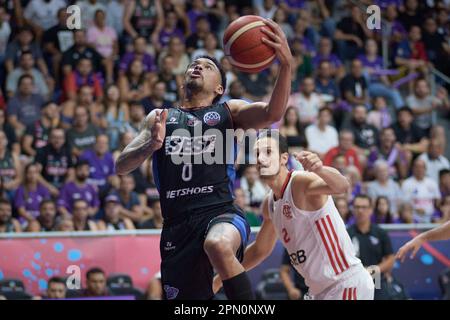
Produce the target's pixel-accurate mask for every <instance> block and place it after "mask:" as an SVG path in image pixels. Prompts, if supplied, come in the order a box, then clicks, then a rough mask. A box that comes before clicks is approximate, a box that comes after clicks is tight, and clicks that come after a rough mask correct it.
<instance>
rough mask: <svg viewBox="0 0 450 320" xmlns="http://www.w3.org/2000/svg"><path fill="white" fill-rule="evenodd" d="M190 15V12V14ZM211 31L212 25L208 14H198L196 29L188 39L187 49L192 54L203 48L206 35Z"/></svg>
mask: <svg viewBox="0 0 450 320" xmlns="http://www.w3.org/2000/svg"><path fill="white" fill-rule="evenodd" d="M188 15H189V14H188ZM209 32H210V25H209V21H208V18H207V17H206V16H198V17H197V18H196V19H195V31H193V32H192V33H191V35H190V36H189V37H188V38H187V39H186V51H187V53H188V54H192V52H194V51H195V50H197V49H203V48H204V47H205V44H206V36H207V35H208V34H209Z"/></svg>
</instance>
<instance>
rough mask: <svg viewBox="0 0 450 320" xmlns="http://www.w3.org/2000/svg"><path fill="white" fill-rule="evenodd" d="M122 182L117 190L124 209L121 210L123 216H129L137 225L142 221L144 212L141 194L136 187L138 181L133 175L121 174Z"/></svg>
mask: <svg viewBox="0 0 450 320" xmlns="http://www.w3.org/2000/svg"><path fill="white" fill-rule="evenodd" d="M119 178H120V184H119V189H118V190H117V196H118V197H119V200H120V203H121V205H122V207H123V209H122V210H121V211H120V212H121V216H122V217H126V218H129V219H131V220H132V221H133V223H134V224H135V225H137V224H139V223H140V222H141V219H142V216H143V212H142V207H141V203H140V201H139V196H138V194H137V192H135V191H133V190H134V189H135V186H136V183H135V180H134V178H133V176H132V175H130V174H128V175H122V176H119Z"/></svg>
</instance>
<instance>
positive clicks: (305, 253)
mask: <svg viewBox="0 0 450 320" xmlns="http://www.w3.org/2000/svg"><path fill="white" fill-rule="evenodd" d="M255 148H256V156H257V166H258V170H259V172H260V175H261V179H263V180H264V181H265V182H266V183H267V184H268V185H269V187H270V188H271V191H270V193H269V195H268V197H267V198H266V199H265V200H264V202H263V215H264V221H263V224H262V226H261V230H260V232H259V233H258V235H257V236H256V240H255V241H254V242H253V243H252V244H250V245H249V246H248V247H247V250H246V251H245V254H244V260H243V262H242V265H243V266H244V268H245V269H246V270H249V269H251V268H253V267H255V266H257V265H258V264H259V263H261V262H262V261H263V260H264V259H265V258H266V257H267V256H268V255H269V254H270V253H271V252H272V250H273V248H274V246H275V243H276V240H277V238H279V239H280V240H281V242H282V243H283V245H284V247H285V248H286V250H287V251H288V253H289V256H290V259H291V264H292V265H293V267H294V268H295V269H296V270H297V272H299V273H300V274H301V275H302V276H303V277H304V278H305V283H306V285H307V286H308V287H309V292H308V294H307V298H309V299H317V300H357V299H358V300H373V297H374V282H373V280H372V277H371V276H370V274H369V272H368V271H367V270H366V269H365V268H364V267H363V265H362V263H361V261H360V260H359V259H358V258H357V257H356V255H355V251H354V248H353V245H352V242H351V240H350V237H349V235H348V233H347V230H346V228H345V225H344V222H343V221H342V218H341V216H340V215H339V212H338V211H337V209H336V206H335V204H334V202H333V198H332V197H331V195H332V194H341V193H345V192H346V191H347V189H348V188H349V182H348V181H347V179H346V178H345V177H344V176H342V175H341V174H340V173H339V172H338V171H337V170H336V169H334V168H331V167H326V166H324V165H323V164H322V161H321V160H320V158H319V157H318V156H317V155H316V154H314V153H311V152H305V151H304V152H301V153H300V154H296V155H294V156H295V158H296V159H297V160H298V161H299V162H300V163H301V164H302V166H303V168H304V169H305V171H289V170H288V168H287V162H288V158H289V154H288V151H287V150H288V149H287V142H286V139H285V138H284V137H283V136H281V135H279V134H278V132H276V131H267V132H265V133H263V134H262V135H261V136H260V137H259V138H258V140H257V141H256V145H255ZM266 172H267V173H268V175H266ZM218 287H220V279H218V277H216V279H215V280H214V290H217V289H218Z"/></svg>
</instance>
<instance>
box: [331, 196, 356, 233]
mask: <svg viewBox="0 0 450 320" xmlns="http://www.w3.org/2000/svg"><path fill="white" fill-rule="evenodd" d="M334 203H335V204H336V209H337V210H338V212H339V214H340V215H341V218H342V220H343V221H344V223H345V225H346V226H350V225H352V224H353V223H355V218H354V217H353V215H352V212H351V211H350V206H349V204H348V200H347V198H346V197H335V199H334Z"/></svg>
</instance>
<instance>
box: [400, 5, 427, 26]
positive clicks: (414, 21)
mask: <svg viewBox="0 0 450 320" xmlns="http://www.w3.org/2000/svg"><path fill="white" fill-rule="evenodd" d="M423 19H424V16H423V11H422V10H421V9H420V8H419V1H418V0H406V1H405V11H404V12H403V13H401V14H400V16H399V17H398V20H399V21H400V23H401V24H402V25H403V26H404V27H405V29H406V30H409V29H410V28H411V26H420V25H421V24H422V23H423Z"/></svg>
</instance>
